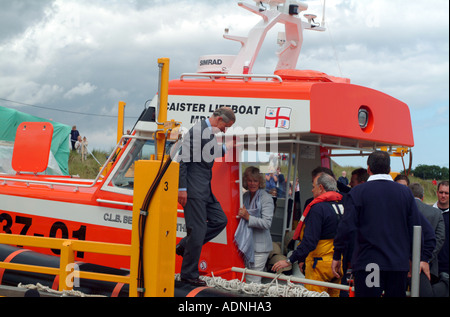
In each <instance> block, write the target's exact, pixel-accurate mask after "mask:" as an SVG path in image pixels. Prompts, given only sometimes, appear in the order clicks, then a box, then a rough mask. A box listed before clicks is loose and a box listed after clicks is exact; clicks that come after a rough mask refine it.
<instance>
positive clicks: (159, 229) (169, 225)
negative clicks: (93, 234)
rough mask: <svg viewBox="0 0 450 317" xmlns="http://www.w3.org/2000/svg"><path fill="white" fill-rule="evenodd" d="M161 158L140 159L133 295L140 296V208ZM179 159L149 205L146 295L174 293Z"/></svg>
mask: <svg viewBox="0 0 450 317" xmlns="http://www.w3.org/2000/svg"><path fill="white" fill-rule="evenodd" d="M160 165H161V162H160V161H137V162H136V166H135V174H134V175H135V181H134V201H133V230H132V237H131V245H132V251H131V270H130V296H131V297H136V296H138V293H139V292H138V290H137V278H138V270H137V268H138V266H139V254H140V250H139V230H140V226H139V219H140V212H141V211H140V209H141V206H142V203H143V201H144V199H145V196H146V194H147V191H148V190H149V188H150V185H151V183H152V181H149V180H154V179H155V178H156V175H157V173H158V170H159V167H160ZM178 173H179V166H178V163H176V162H172V163H171V165H170V166H169V168H168V169H167V171H166V173H165V175H164V177H163V178H162V179H161V181H160V183H159V186H158V188H157V189H156V191H155V193H154V196H153V199H152V200H151V203H150V205H149V208H148V215H147V216H146V219H145V232H144V233H143V235H144V238H143V245H142V259H143V270H144V275H143V276H144V290H142V293H143V295H144V296H145V297H173V296H174V288H175V246H176V227H177V208H178V203H177V197H178Z"/></svg>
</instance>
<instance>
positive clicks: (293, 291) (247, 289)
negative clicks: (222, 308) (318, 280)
mask: <svg viewBox="0 0 450 317" xmlns="http://www.w3.org/2000/svg"><path fill="white" fill-rule="evenodd" d="M211 275H212V276H211V277H209V276H200V279H201V280H203V281H205V282H206V285H208V286H209V287H215V288H218V289H223V290H226V291H230V292H234V293H240V294H246V295H252V296H261V297H329V295H328V293H326V292H321V293H319V292H314V291H309V290H307V289H306V288H305V287H304V286H303V285H300V284H294V283H292V282H291V281H290V280H288V281H287V283H286V284H280V283H279V281H278V277H279V276H280V275H281V273H279V274H277V276H276V277H275V278H273V279H272V281H270V283H267V284H262V283H261V284H260V283H245V282H244V277H245V270H244V273H243V274H242V278H241V280H238V279H234V280H226V279H223V278H221V277H216V276H214V273H211ZM175 280H177V281H179V280H180V275H179V274H176V275H175Z"/></svg>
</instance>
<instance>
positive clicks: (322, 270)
mask: <svg viewBox="0 0 450 317" xmlns="http://www.w3.org/2000/svg"><path fill="white" fill-rule="evenodd" d="M312 192H313V195H314V199H313V201H312V202H311V203H310V204H309V205H308V206H307V208H306V209H305V211H304V213H303V216H302V219H300V223H299V225H298V227H297V229H296V231H295V233H294V238H293V239H294V240H297V239H298V238H300V240H301V242H300V244H299V246H298V247H297V249H296V250H295V251H294V252H293V253H292V255H291V256H290V257H289V258H288V259H287V260H281V261H278V262H277V263H275V264H274V266H273V267H272V270H273V271H279V270H280V269H283V268H285V267H288V266H289V265H290V264H291V263H294V262H298V265H299V266H300V269H301V270H303V264H305V270H304V271H305V277H306V278H307V279H312V280H317V281H323V282H330V283H337V284H340V282H341V279H340V278H335V277H334V276H333V272H332V270H331V262H332V260H333V250H334V249H333V239H334V236H335V235H336V232H337V227H338V223H339V221H340V218H341V217H342V215H343V212H344V209H343V207H342V204H341V203H340V201H341V199H342V195H341V194H339V193H338V192H337V183H336V179H335V178H334V177H333V176H331V175H328V174H326V173H319V174H318V175H317V176H316V177H314V180H313V188H312ZM305 287H306V288H307V289H308V290H310V291H316V292H323V291H325V292H327V293H328V294H329V295H330V296H332V297H338V296H339V293H340V292H339V290H337V289H332V288H327V287H320V286H313V285H305Z"/></svg>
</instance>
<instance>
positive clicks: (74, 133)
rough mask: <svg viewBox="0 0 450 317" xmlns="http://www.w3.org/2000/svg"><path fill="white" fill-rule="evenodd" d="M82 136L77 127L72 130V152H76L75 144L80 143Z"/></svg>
mask: <svg viewBox="0 0 450 317" xmlns="http://www.w3.org/2000/svg"><path fill="white" fill-rule="evenodd" d="M79 136H80V132H78V130H77V126H76V125H74V126H73V127H72V130H71V131H70V143H71V144H72V150H73V151H75V150H76V148H75V143H77V141H78V137H79Z"/></svg>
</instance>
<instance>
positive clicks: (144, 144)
mask: <svg viewBox="0 0 450 317" xmlns="http://www.w3.org/2000/svg"><path fill="white" fill-rule="evenodd" d="M130 146H131V149H130V151H128V152H127V153H126V156H125V157H124V158H123V160H122V163H121V164H120V166H119V168H118V170H117V172H116V173H115V175H114V177H113V178H112V181H111V184H112V185H113V186H115V187H119V188H129V189H133V187H134V166H135V162H136V161H139V160H150V159H151V158H152V155H155V154H156V153H155V152H156V147H155V141H153V140H138V139H137V140H135V141H134V142H131V143H130ZM169 148H170V144H168V145H167V147H166V153H168V151H169Z"/></svg>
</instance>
